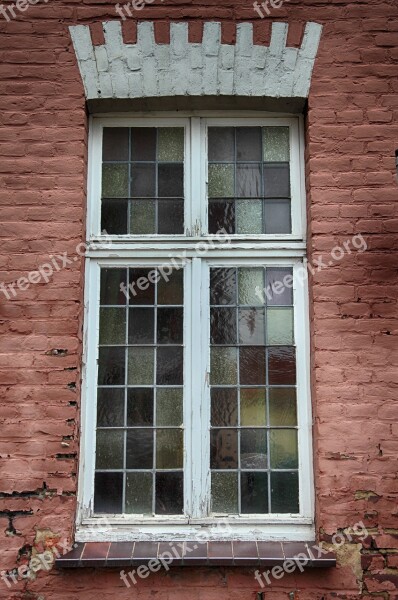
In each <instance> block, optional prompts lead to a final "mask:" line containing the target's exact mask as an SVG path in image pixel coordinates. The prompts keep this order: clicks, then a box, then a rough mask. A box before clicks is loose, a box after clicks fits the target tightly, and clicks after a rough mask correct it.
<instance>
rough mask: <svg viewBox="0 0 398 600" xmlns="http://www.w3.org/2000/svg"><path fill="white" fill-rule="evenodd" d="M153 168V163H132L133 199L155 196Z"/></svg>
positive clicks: (154, 171)
mask: <svg viewBox="0 0 398 600" xmlns="http://www.w3.org/2000/svg"><path fill="white" fill-rule="evenodd" d="M155 167H156V165H155V164H154V163H153V164H151V163H149V164H148V163H133V164H132V165H131V196H132V197H133V198H153V197H154V196H155V194H156V190H155V185H156V170H155Z"/></svg>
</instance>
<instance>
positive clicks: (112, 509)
mask: <svg viewBox="0 0 398 600" xmlns="http://www.w3.org/2000/svg"><path fill="white" fill-rule="evenodd" d="M122 498H123V473H96V474H95V492H94V512H96V513H113V514H121V513H122V512H123V509H122V501H123V500H122Z"/></svg>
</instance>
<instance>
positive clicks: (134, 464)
mask: <svg viewBox="0 0 398 600" xmlns="http://www.w3.org/2000/svg"><path fill="white" fill-rule="evenodd" d="M126 468H127V469H152V468H153V429H132V430H131V429H130V431H127V446H126Z"/></svg>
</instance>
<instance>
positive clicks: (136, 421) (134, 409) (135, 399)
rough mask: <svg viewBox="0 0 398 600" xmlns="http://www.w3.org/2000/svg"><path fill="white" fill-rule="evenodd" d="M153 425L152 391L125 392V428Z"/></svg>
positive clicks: (136, 389)
mask: <svg viewBox="0 0 398 600" xmlns="http://www.w3.org/2000/svg"><path fill="white" fill-rule="evenodd" d="M139 425H141V426H142V425H147V426H151V425H153V389H151V388H129V389H128V390H127V426H128V427H137V426H139Z"/></svg>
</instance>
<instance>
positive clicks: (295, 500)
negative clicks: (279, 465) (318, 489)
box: [271, 472, 300, 514]
mask: <svg viewBox="0 0 398 600" xmlns="http://www.w3.org/2000/svg"><path fill="white" fill-rule="evenodd" d="M271 512H272V513H281V514H286V513H294V514H297V513H299V512H300V506H299V479H298V473H297V472H291V473H289V472H287V473H277V472H273V473H271Z"/></svg>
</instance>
